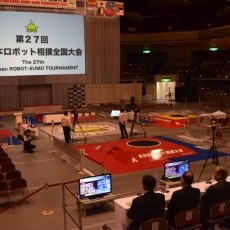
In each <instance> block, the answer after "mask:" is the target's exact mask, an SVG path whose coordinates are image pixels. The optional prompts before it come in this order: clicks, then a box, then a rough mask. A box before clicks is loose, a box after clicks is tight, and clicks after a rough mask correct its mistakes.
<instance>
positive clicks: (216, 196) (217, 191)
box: [200, 166, 230, 229]
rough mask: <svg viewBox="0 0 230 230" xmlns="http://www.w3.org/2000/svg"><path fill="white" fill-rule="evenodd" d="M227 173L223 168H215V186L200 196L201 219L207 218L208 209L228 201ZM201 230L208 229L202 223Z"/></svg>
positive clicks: (229, 192) (229, 188)
mask: <svg viewBox="0 0 230 230" xmlns="http://www.w3.org/2000/svg"><path fill="white" fill-rule="evenodd" d="M227 177H228V171H227V169H226V168H225V167H222V166H217V167H216V169H215V172H214V179H215V180H216V181H217V183H216V184H213V185H211V186H210V187H208V188H207V190H206V192H205V193H204V194H203V195H202V196H201V201H200V210H201V219H202V220H203V219H204V218H206V217H208V216H209V210H210V207H211V206H212V205H213V204H216V203H219V202H222V201H226V200H230V182H227V181H226V178H227ZM202 225H203V229H208V226H207V225H206V223H205V222H204V221H202Z"/></svg>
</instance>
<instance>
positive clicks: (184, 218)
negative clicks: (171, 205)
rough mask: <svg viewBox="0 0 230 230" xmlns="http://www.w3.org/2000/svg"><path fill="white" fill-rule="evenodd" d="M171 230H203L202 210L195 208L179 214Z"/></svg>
mask: <svg viewBox="0 0 230 230" xmlns="http://www.w3.org/2000/svg"><path fill="white" fill-rule="evenodd" d="M170 229H173V230H177V229H180V230H190V229H201V223H200V210H199V209H198V208H194V209H188V210H184V211H181V212H179V213H177V214H176V216H175V225H173V226H170Z"/></svg>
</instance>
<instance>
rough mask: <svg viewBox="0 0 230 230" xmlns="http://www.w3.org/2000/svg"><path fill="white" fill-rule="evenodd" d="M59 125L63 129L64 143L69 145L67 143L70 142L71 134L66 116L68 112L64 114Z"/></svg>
mask: <svg viewBox="0 0 230 230" xmlns="http://www.w3.org/2000/svg"><path fill="white" fill-rule="evenodd" d="M61 125H62V128H63V133H64V137H65V142H66V143H67V144H69V142H70V140H71V137H70V132H71V128H72V124H71V119H70V117H69V116H68V111H65V112H64V117H63V118H62V119H61Z"/></svg>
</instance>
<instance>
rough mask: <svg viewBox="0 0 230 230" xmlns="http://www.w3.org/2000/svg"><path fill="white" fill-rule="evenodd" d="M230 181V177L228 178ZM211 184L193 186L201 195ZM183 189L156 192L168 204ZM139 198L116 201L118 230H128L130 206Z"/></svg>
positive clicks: (195, 184)
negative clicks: (174, 193) (173, 194)
mask: <svg viewBox="0 0 230 230" xmlns="http://www.w3.org/2000/svg"><path fill="white" fill-rule="evenodd" d="M227 180H228V181H230V176H229V177H228V178H227ZM211 182H212V184H215V183H216V182H215V181H214V180H212V181H211ZM210 185H211V184H209V183H207V182H205V181H203V182H199V183H194V184H193V185H192V187H194V188H199V189H200V192H201V193H204V192H205V191H206V189H207V188H208V187H209V186H210ZM179 189H181V187H175V188H170V189H169V192H167V193H166V192H165V193H163V192H160V191H156V192H160V193H163V194H164V195H165V200H166V202H168V201H169V200H170V199H171V197H172V193H173V192H174V191H176V190H179ZM135 197H137V195H134V196H129V197H125V198H120V199H116V200H114V208H115V217H116V225H117V226H116V227H117V228H116V229H117V230H125V229H127V227H128V225H129V223H130V221H131V220H130V219H129V218H128V217H127V210H128V209H129V208H130V205H131V203H132V200H133V199H134V198H135Z"/></svg>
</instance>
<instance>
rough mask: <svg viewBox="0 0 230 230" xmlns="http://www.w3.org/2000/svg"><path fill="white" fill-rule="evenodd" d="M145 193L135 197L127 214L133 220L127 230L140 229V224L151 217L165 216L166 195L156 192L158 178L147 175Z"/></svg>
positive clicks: (144, 181)
mask: <svg viewBox="0 0 230 230" xmlns="http://www.w3.org/2000/svg"><path fill="white" fill-rule="evenodd" d="M142 184H143V188H144V190H145V193H144V194H143V195H141V196H138V197H137V198H134V199H133V201H132V205H131V207H130V209H129V210H128V211H127V216H128V217H129V218H130V219H131V220H132V222H131V223H130V225H129V226H128V228H127V230H139V229H140V225H141V224H142V223H143V222H144V221H146V220H149V219H153V218H158V217H163V215H164V212H165V196H164V194H161V193H155V192H154V189H155V186H156V179H155V178H154V177H153V176H151V175H145V176H144V177H143V179H142Z"/></svg>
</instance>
